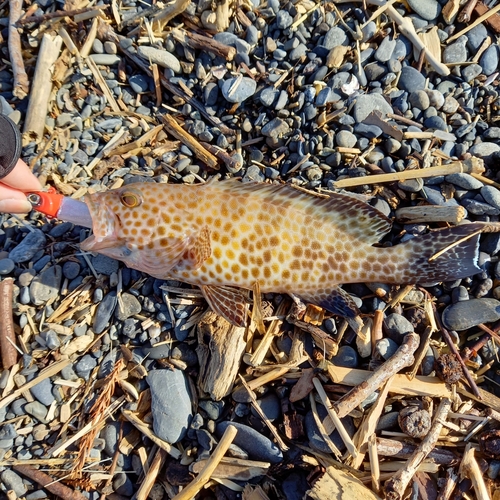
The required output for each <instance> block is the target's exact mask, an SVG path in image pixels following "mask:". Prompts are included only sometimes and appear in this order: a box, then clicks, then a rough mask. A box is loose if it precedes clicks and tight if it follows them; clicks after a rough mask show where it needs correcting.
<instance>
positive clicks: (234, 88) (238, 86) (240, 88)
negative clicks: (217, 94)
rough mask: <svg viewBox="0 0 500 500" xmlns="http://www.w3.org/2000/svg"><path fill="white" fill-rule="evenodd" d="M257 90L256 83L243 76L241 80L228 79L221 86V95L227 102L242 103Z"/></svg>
mask: <svg viewBox="0 0 500 500" xmlns="http://www.w3.org/2000/svg"><path fill="white" fill-rule="evenodd" d="M256 89H257V82H256V81H255V80H252V79H251V78H248V77H246V76H244V77H243V78H237V77H236V78H228V79H227V80H226V81H225V82H224V83H223V84H222V95H223V96H224V99H226V101H228V102H233V103H236V102H243V101H244V100H246V99H248V98H249V97H252V96H253V95H254V94H255V90H256Z"/></svg>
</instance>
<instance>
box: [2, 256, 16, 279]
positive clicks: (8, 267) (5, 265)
mask: <svg viewBox="0 0 500 500" xmlns="http://www.w3.org/2000/svg"><path fill="white" fill-rule="evenodd" d="M15 267H16V263H15V262H14V261H13V260H12V259H0V276H2V275H3V276H5V275H6V274H10V273H11V272H12V271H14V268H15Z"/></svg>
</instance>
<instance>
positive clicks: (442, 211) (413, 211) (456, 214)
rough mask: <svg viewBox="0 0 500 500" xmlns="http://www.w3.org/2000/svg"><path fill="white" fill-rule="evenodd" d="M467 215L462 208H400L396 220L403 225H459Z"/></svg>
mask: <svg viewBox="0 0 500 500" xmlns="http://www.w3.org/2000/svg"><path fill="white" fill-rule="evenodd" d="M465 214H466V210H465V208H464V207H462V206H457V207H448V206H441V205H420V206H417V207H403V208H398V209H397V210H396V219H397V221H398V222H401V223H403V224H417V223H424V224H427V223H429V222H449V223H451V224H458V223H459V222H460V221H461V220H463V218H464V217H465Z"/></svg>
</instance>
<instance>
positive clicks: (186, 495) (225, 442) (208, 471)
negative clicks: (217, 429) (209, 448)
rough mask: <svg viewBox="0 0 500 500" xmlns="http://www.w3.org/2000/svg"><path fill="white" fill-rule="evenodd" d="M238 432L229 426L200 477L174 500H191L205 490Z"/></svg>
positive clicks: (232, 426)
mask: <svg viewBox="0 0 500 500" xmlns="http://www.w3.org/2000/svg"><path fill="white" fill-rule="evenodd" d="M237 433H238V430H237V429H236V427H234V425H228V426H227V428H226V430H225V431H224V434H223V435H222V438H221V440H220V441H219V444H218V445H217V447H216V448H215V450H214V452H213V453H212V456H211V457H210V458H209V459H208V460H207V463H206V465H205V467H204V468H203V470H202V471H201V472H200V473H199V474H198V476H197V477H196V478H195V479H194V480H193V481H191V482H190V483H189V484H188V485H187V486H186V487H185V488H184V489H183V490H182V491H181V492H179V493H178V494H177V495H175V497H174V498H173V500H191V499H192V498H194V497H195V496H196V494H197V493H198V492H199V491H200V490H201V489H202V488H203V486H204V485H205V484H206V483H207V482H208V481H209V480H210V477H211V475H212V473H213V472H214V470H215V469H216V467H217V465H219V462H220V461H221V460H222V457H223V456H224V455H225V453H226V451H227V450H228V448H229V446H231V443H232V442H233V440H234V438H235V437H236V434H237Z"/></svg>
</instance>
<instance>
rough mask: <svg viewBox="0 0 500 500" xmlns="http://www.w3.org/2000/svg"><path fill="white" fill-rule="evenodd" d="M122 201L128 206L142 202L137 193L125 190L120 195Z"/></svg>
mask: <svg viewBox="0 0 500 500" xmlns="http://www.w3.org/2000/svg"><path fill="white" fill-rule="evenodd" d="M120 201H121V202H122V204H123V205H125V206H126V207H128V208H134V207H138V206H139V205H140V204H141V201H142V200H141V198H140V197H139V196H138V195H137V194H135V193H131V192H130V191H125V192H123V193H122V194H121V195H120Z"/></svg>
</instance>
